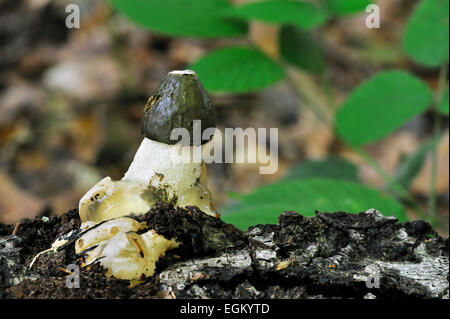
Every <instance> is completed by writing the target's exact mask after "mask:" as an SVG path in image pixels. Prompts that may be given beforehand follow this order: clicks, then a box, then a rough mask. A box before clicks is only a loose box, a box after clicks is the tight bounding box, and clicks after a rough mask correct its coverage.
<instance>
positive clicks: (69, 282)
mask: <svg viewBox="0 0 450 319" xmlns="http://www.w3.org/2000/svg"><path fill="white" fill-rule="evenodd" d="M66 272H67V273H69V275H67V277H66V287H67V288H80V267H79V266H78V265H75V264H70V265H68V266H67V267H66Z"/></svg>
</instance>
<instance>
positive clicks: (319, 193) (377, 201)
mask: <svg viewBox="0 0 450 319" xmlns="http://www.w3.org/2000/svg"><path fill="white" fill-rule="evenodd" d="M240 204H241V205H240V206H237V207H236V206H235V207H234V209H233V210H228V211H226V210H225V211H224V214H223V216H222V219H223V220H224V221H225V222H227V223H232V224H234V225H235V226H237V227H239V228H240V229H243V230H245V229H247V228H248V227H249V226H252V225H257V224H276V223H277V218H278V216H279V215H280V214H281V213H282V212H283V211H286V210H293V211H297V212H299V213H301V214H303V215H305V216H313V215H314V211H315V210H319V211H322V212H336V211H344V212H348V213H359V212H362V211H366V210H368V209H370V208H375V209H377V210H379V211H380V212H381V213H382V214H384V215H394V216H395V217H396V218H398V219H399V220H400V221H405V220H407V217H406V213H405V211H404V209H403V207H402V206H401V205H400V204H399V203H398V202H397V201H395V200H394V199H392V198H390V197H387V196H385V195H383V194H382V193H380V192H378V191H376V190H374V189H371V188H368V187H365V186H362V185H361V184H358V183H352V182H347V181H336V180H327V179H307V180H300V181H298V180H296V181H287V182H280V183H277V184H272V185H268V186H263V187H261V188H257V189H256V190H254V191H253V192H252V193H250V194H247V195H244V196H243V197H241V201H240Z"/></svg>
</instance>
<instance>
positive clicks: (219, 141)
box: [170, 120, 278, 174]
mask: <svg viewBox="0 0 450 319" xmlns="http://www.w3.org/2000/svg"><path fill="white" fill-rule="evenodd" d="M180 138H181V140H180ZM211 138H212V139H213V140H211V141H210V142H208V143H206V144H204V145H201V141H202V140H210V139H211ZM170 139H171V140H173V141H178V143H177V144H176V145H178V147H174V148H173V149H172V152H171V154H170V156H171V161H172V162H173V163H175V164H180V163H189V162H193V163H201V162H202V161H203V162H204V163H206V164H211V163H258V164H260V167H259V173H260V174H273V173H275V172H276V171H277V170H278V128H270V129H267V128H258V129H255V128H252V127H249V128H247V129H245V130H244V129H242V128H239V127H238V128H225V132H224V133H222V132H221V131H220V130H219V129H217V128H214V127H209V128H206V129H204V130H202V128H201V121H200V120H194V121H193V136H192V139H191V136H190V133H189V130H188V129H186V128H183V127H179V128H175V129H173V130H172V131H171V134H170ZM191 141H193V146H190V142H191ZM234 141H236V143H235V142H234Z"/></svg>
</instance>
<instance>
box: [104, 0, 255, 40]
mask: <svg viewBox="0 0 450 319" xmlns="http://www.w3.org/2000/svg"><path fill="white" fill-rule="evenodd" d="M109 2H110V3H111V4H112V5H113V6H114V7H115V8H116V9H117V10H118V11H119V12H121V13H122V14H124V15H125V16H126V17H128V18H129V19H130V20H131V21H133V22H135V23H137V24H138V25H140V26H142V27H145V28H147V29H150V30H155V31H158V32H161V33H164V34H168V35H174V36H194V37H223V36H239V35H243V34H245V33H246V32H247V25H246V24H245V23H242V22H241V21H237V20H232V19H228V18H225V17H223V16H222V11H223V10H226V9H229V8H231V5H230V4H229V2H228V1H227V0H109Z"/></svg>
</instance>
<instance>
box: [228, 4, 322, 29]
mask: <svg viewBox="0 0 450 319" xmlns="http://www.w3.org/2000/svg"><path fill="white" fill-rule="evenodd" d="M226 15H227V16H230V17H235V18H242V19H246V20H248V19H255V20H259V21H264V22H271V23H279V24H294V25H296V26H298V27H300V28H303V29H310V28H314V27H318V26H320V25H322V24H323V23H324V22H325V21H326V20H327V17H328V16H327V13H326V12H325V11H323V10H321V9H320V8H318V7H317V6H315V5H313V4H310V3H305V2H298V1H286V0H273V1H262V2H254V3H250V4H246V5H243V6H240V7H235V8H233V9H230V10H227V11H226Z"/></svg>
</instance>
